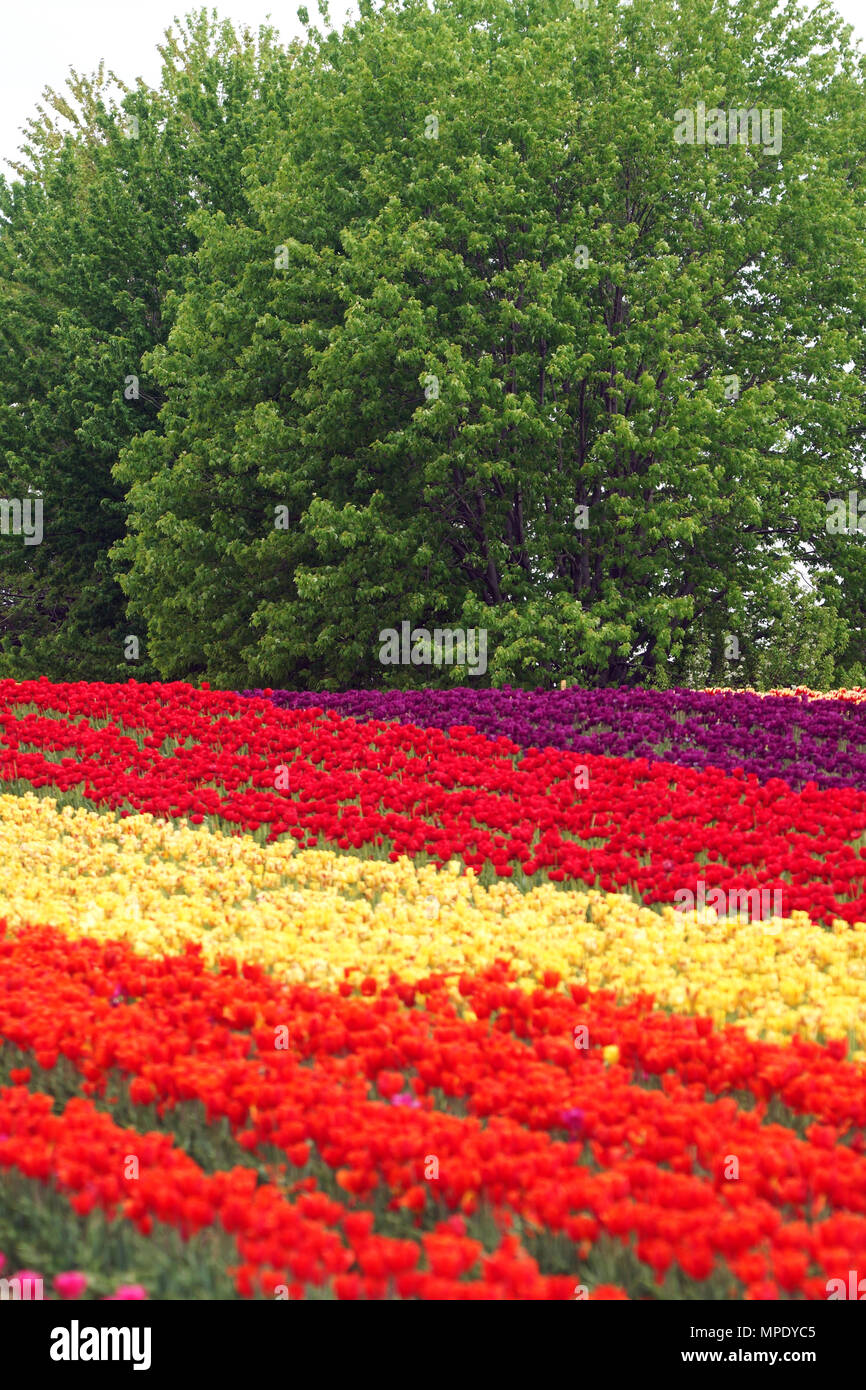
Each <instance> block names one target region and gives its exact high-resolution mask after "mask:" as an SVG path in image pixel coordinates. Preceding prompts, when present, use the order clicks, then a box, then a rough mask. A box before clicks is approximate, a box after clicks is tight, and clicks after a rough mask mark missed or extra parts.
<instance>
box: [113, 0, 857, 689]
mask: <svg viewBox="0 0 866 1390" xmlns="http://www.w3.org/2000/svg"><path fill="white" fill-rule="evenodd" d="M863 78H864V68H863V60H862V58H861V57H860V56H859V55H858V54H857V53H856V52H855V51H853V50H852V49H851V47H850V43H849V35H848V33H847V32H846V31H845V30H844V28H843V27H842V26H841V24H840V22H839V21H838V18H837V17H836V16H835V15H834V13H833V12H832V10H830V9H828V8H827V7H826V6H818V7H817V9H815V10H814V11H813V12H812V13H807V12H806V11H805V10H804V9H803V8H802V7H801V6H797V5H794V4H788V5H785V6H783V7H781V8H780V7H778V6H777V5H776V3H775V0H754V2H753V0H749V3H748V4H745V3H743V4H739V3H735V4H721V3H718V0H696V2H695V3H690V4H689V5H682V4H680V3H677V2H676V0H635V3H633V4H631V5H628V6H623V5H619V4H616V3H614V0H598V3H596V4H590V5H589V6H588V7H587V8H584V9H581V8H579V7H578V6H576V5H574V4H573V3H572V0H529V3H518V4H513V3H505V0H493V3H483V4H482V3H474V0H436V3H434V4H433V6H432V8H428V6H427V5H426V4H424V3H421V0H409V3H397V4H386V5H384V6H383V7H381V8H379V9H376V10H374V9H373V7H372V6H371V5H369V4H365V5H363V6H362V14H361V17H360V20H359V22H358V23H357V24H356V25H354V26H351V27H349V28H347V30H346V31H345V32H344V33H343V34H342V35H338V34H335V33H333V32H325V33H324V34H319V33H318V32H317V31H315V30H313V29H312V28H311V29H310V31H309V32H308V35H307V44H306V46H305V49H304V52H303V54H302V56H301V58H300V60H299V63H298V65H297V68H296V71H295V87H294V89H293V110H292V118H291V120H290V121H289V122H288V123H287V124H286V125H285V126H284V127H281V128H279V129H277V130H275V131H274V132H273V134H272V138H271V139H270V140H269V141H268V142H266V143H261V144H259V145H258V146H257V147H256V148H255V149H254V150H252V151H250V157H249V160H248V164H247V168H246V170H245V176H244V194H245V205H244V208H243V210H242V211H241V212H240V213H239V214H238V215H237V216H236V217H235V218H234V219H232V218H231V216H229V215H224V214H223V213H222V212H221V211H213V212H210V213H208V212H207V211H202V212H201V213H200V214H199V215H198V216H197V217H196V219H195V221H194V229H195V233H196V235H197V237H198V238H199V243H200V244H199V247H198V249H197V250H196V252H195V253H194V254H193V256H192V257H190V258H189V259H188V261H187V263H186V264H187V279H186V285H185V292H184V294H183V296H182V297H181V298H180V299H179V300H178V301H177V303H176V304H175V306H174V319H173V327H172V329H171V332H170V333H169V335H168V340H167V342H166V343H165V344H164V345H160V347H159V348H158V349H157V350H156V351H154V352H153V353H152V354H151V356H150V358H149V359H148V361H147V371H148V373H149V375H150V377H151V378H152V379H153V380H154V381H155V382H156V383H157V384H158V386H159V389H160V390H161V391H162V393H163V394H164V396H165V403H164V405H163V407H162V410H161V414H160V423H161V427H162V428H161V431H160V432H159V433H156V432H150V433H148V434H146V435H141V436H139V437H137V438H135V439H132V440H131V441H130V442H129V444H128V445H127V446H126V447H125V448H124V449H123V451H122V453H121V458H120V462H119V464H118V466H117V468H116V470H115V475H116V477H117V478H118V479H119V480H120V482H121V484H122V485H123V486H124V487H125V488H127V489H128V503H129V506H130V527H129V531H128V534H127V537H126V538H125V539H124V540H122V541H120V542H119V543H118V545H117V546H116V547H115V551H114V557H115V563H116V564H117V566H118V570H119V572H120V574H121V582H122V584H123V586H124V588H125V590H126V592H127V593H128V594H129V596H130V600H131V608H132V612H133V613H135V614H137V615H138V616H139V618H140V620H141V621H142V622H143V623H146V625H147V630H148V634H149V648H150V650H151V652H152V654H153V658H154V660H155V661H156V663H157V666H158V667H159V669H160V671H161V672H162V673H163V674H165V675H176V676H179V675H184V674H189V673H191V672H199V673H206V674H207V675H208V676H209V677H211V678H212V679H216V680H219V681H223V682H232V683H242V682H246V681H253V680H254V681H257V682H262V683H265V682H267V683H270V684H278V683H288V684H311V685H314V686H317V687H322V686H329V685H331V686H333V685H341V684H346V683H374V684H376V683H383V682H393V681H396V682H397V683H402V682H411V681H414V680H418V679H419V678H421V679H424V680H432V681H434V682H435V681H436V680H439V681H442V682H445V681H448V680H449V679H451V680H453V679H463V680H465V679H466V671H465V669H460V668H457V669H452V670H450V671H449V670H446V669H443V670H442V671H437V670H436V669H435V668H433V669H427V668H425V669H422V671H421V672H420V673H419V672H418V671H416V670H414V669H412V668H409V669H406V668H399V667H397V668H394V667H386V668H383V667H381V666H380V665H379V663H378V650H379V642H378V633H379V630H380V629H382V628H385V627H392V626H397V625H398V624H399V622H400V621H401V620H404V619H409V620H411V621H412V622H413V623H416V624H424V625H426V626H427V627H428V628H432V627H433V626H434V625H437V624H438V625H445V626H454V625H458V624H462V625H464V626H473V625H480V626H484V627H486V628H487V629H488V632H489V653H490V655H489V660H490V670H489V673H488V677H487V679H492V680H496V681H501V680H509V679H511V680H514V681H521V682H529V683H535V682H536V681H539V680H547V679H548V678H550V677H555V676H557V675H563V676H577V677H580V678H582V679H584V680H588V681H598V682H610V681H614V682H621V681H643V682H647V681H654V682H656V683H660V684H666V683H670V681H671V680H675V679H686V678H688V676H689V674H690V673H692V674H693V675H697V673H699V672H703V673H705V677H706V678H725V679H727V680H728V681H731V680H733V681H736V680H740V679H741V680H748V679H750V678H751V679H755V678H756V673H757V674H758V676H759V675H760V672H761V671H765V670H766V671H768V672H769V671H770V670H772V671H773V672H774V674H775V675H776V677H779V678H781V677H783V676H784V675H785V671H784V669H783V667H782V666H780V664H779V661H778V660H774V661H771V662H770V663H769V665H768V664H767V659H766V654H767V650H768V644H769V646H773V644H775V645H776V646H779V645H781V647H782V648H784V644H785V643H786V641H788V639H789V638H790V635H791V634H790V632H789V631H788V628H789V627H790V625H791V624H792V623H794V624H795V625H796V626H797V627H798V630H799V632H800V633H801V634H803V633H806V632H809V633H811V634H812V635H813V638H814V640H815V641H817V644H818V645H817V647H816V648H814V650H813V656H814V662H813V665H815V669H816V670H818V671H820V672H821V673H823V676H824V677H825V678H829V677H828V671H829V670H831V669H832V670H834V671H835V670H836V666H835V664H834V656H833V653H842V652H844V651H845V650H846V649H847V650H848V652H849V656H850V658H851V660H859V658H860V644H861V641H862V639H861V636H860V631H859V616H858V613H857V612H856V611H855V609H854V606H853V605H851V604H848V605H847V606H846V604H845V600H844V597H843V596H842V595H841V594H840V591H839V587H838V583H837V582H836V580H835V576H836V575H837V574H838V573H840V572H841V571H840V568H837V565H838V566H839V567H842V568H844V569H845V572H846V575H847V576H848V578H849V580H850V581H851V583H854V582H855V576H856V583H857V584H859V585H860V586H861V587H862V585H863V581H864V576H866V568H864V557H863V551H862V549H861V546H860V543H859V541H858V540H857V538H853V539H852V540H851V543H850V544H847V545H846V548H845V549H844V550H842V548H841V547H839V546H837V547H836V549H835V550H834V549H833V547H832V546H830V544H829V539H830V538H829V537H827V536H826V535H825V532H824V521H825V515H826V508H825V503H826V500H827V498H829V497H832V496H834V495H836V494H837V493H838V491H839V489H840V488H841V487H842V486H845V487H846V488H847V486H848V484H849V482H850V479H851V478H852V477H853V476H855V475H856V476H858V477H859V472H860V464H861V459H862V447H861V444H860V443H859V442H858V438H859V437H858V433H857V431H858V421H860V422H862V418H863V415H862V399H863V380H862V375H861V373H860V372H859V371H857V370H854V371H852V370H851V364H852V362H856V363H862V361H863V344H864V286H866V236H864V232H866V220H864V201H866V200H864V193H866V189H864V178H866V162H864V146H866V120H864V116H866V103H864V86H863ZM699 103H704V105H705V107H706V108H707V109H709V108H713V107H719V108H724V110H725V113H726V114H727V111H728V109H730V108H737V109H739V108H752V107H756V108H758V109H759V110H760V111H762V112H764V111H766V112H768V113H776V112H781V113H782V115H781V124H780V118H779V117H778V116H776V115H769V117H768V118H765V119H767V125H766V126H765V128H764V130H763V131H762V132H761V133H760V134H757V135H756V132H755V131H754V129H753V128H747V133H748V135H749V136H750V138H751V143H749V142H748V141H747V142H745V143H742V142H741V143H730V144H715V145H713V144H707V143H704V144H698V143H693V144H689V143H678V141H677V140H676V139H675V138H674V135H675V130H676V128H677V125H678V117H677V113H680V112H682V111H683V110H687V109H691V110H692V111H695V112H696V111H697V109H698V105H699ZM679 121H680V123H681V122H682V117H681V116H680V117H679ZM779 135H781V144H780V147H779V148H777V146H779ZM279 508H283V509H284V510H283V511H281V512H280V511H278V510H277V509H279ZM275 520H276V521H277V525H275ZM798 573H799V574H802V575H803V580H802V582H800V581H798V580H797V577H796V576H797V574H798ZM731 636H733V637H735V638H736V639H737V643H739V645H740V648H741V657H742V664H741V665H740V666H739V667H737V666H736V665H731V664H730V663H727V662H726V658H725V656H724V653H725V652H726V651H727V650H728V648H729V646H730V641H729V639H730V638H731ZM735 645H736V644H735ZM828 653H829V655H828ZM828 661H829V666H828ZM810 669H811V668H810Z"/></svg>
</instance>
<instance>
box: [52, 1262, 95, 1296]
mask: <svg viewBox="0 0 866 1390" xmlns="http://www.w3.org/2000/svg"><path fill="white" fill-rule="evenodd" d="M53 1282H54V1287H55V1289H56V1290H57V1292H58V1293H59V1295H60V1297H61V1298H80V1297H81V1295H82V1294H83V1293H84V1290H85V1289H86V1288H87V1277H86V1275H84V1274H79V1272H78V1271H77V1270H74V1269H70V1270H68V1271H67V1272H66V1273H65V1274H55V1276H54V1281H53Z"/></svg>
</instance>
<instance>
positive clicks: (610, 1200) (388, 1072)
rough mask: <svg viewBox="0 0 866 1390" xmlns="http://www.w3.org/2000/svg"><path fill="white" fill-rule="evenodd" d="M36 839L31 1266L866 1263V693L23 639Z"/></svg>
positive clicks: (34, 1275)
mask: <svg viewBox="0 0 866 1390" xmlns="http://www.w3.org/2000/svg"><path fill="white" fill-rule="evenodd" d="M0 865H2V880H0V882H2V890H0V891H2V901H0V1275H2V1277H3V1278H5V1279H15V1278H18V1279H19V1281H20V1282H21V1283H23V1282H24V1281H25V1279H29V1280H30V1281H31V1282H32V1281H34V1280H40V1281H41V1286H42V1287H43V1288H44V1296H45V1297H46V1298H51V1299H58V1300H62V1299H75V1300H78V1299H104V1298H114V1299H145V1298H147V1299H185V1300H202V1299H226V1298H241V1299H269V1300H273V1299H275V1298H276V1299H290V1300H298V1299H342V1300H346V1299H362V1300H364V1299H376V1300H381V1299H392V1298H398V1299H426V1300H444V1299H485V1300H540V1299H544V1300H547V1299H552V1300H578V1301H582V1300H589V1301H592V1300H613V1299H623V1300H625V1299H629V1300H648V1299H659V1300H684V1299H711V1300H789V1299H790V1300H804V1299H805V1300H825V1299H828V1298H833V1297H837V1296H838V1297H848V1296H850V1295H849V1294H848V1293H841V1294H837V1293H836V1290H837V1289H839V1288H840V1287H842V1286H844V1288H845V1289H846V1290H847V1289H848V1288H849V1279H850V1272H851V1271H852V1270H853V1271H857V1270H858V1269H859V1270H860V1271H862V1272H863V1273H864V1274H866V695H864V692H862V691H856V690H855V691H839V692H836V693H834V694H833V695H817V694H813V693H812V692H810V691H807V690H797V691H784V692H775V693H772V694H769V695H758V694H752V693H749V692H743V691H738V692H736V693H735V692H730V691H724V690H713V691H703V692H694V691H685V690H679V691H667V692H653V691H645V690H580V689H577V688H572V689H566V690H552V691H535V692H529V691H521V690H510V689H509V688H508V687H505V688H500V689H495V690H480V691H476V690H472V691H470V690H453V691H425V690H418V691H414V692H391V693H376V692H371V691H367V692H364V691H349V692H346V693H342V694H334V695H316V694H309V693H290V692H280V691H271V690H259V691H247V692H238V693H231V692H224V691H215V690H211V689H209V688H208V687H207V686H202V687H201V688H196V687H193V686H191V685H186V684H137V683H135V682H133V681H130V682H128V683H127V684H125V685H124V684H88V683H77V684H53V683H51V682H49V681H47V680H39V681H29V682H15V681H12V680H2V681H0ZM691 900H693V901H694V903H695V906H694V907H689V906H685V907H684V906H683V903H684V901H685V902H686V903H688V902H689V901H691ZM767 901H769V902H771V903H772V904H773V911H772V912H771V913H770V914H768V913H766V912H764V911H763V910H762V911H760V912H758V911H756V910H754V907H755V904H757V903H759V902H760V903H765V902H767ZM744 904H745V909H744ZM777 907H778V910H776V908H777Z"/></svg>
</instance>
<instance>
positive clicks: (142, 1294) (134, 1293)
mask: <svg viewBox="0 0 866 1390" xmlns="http://www.w3.org/2000/svg"><path fill="white" fill-rule="evenodd" d="M112 1297H113V1298H147V1289H145V1288H143V1287H142V1285H141V1284H121V1286H120V1288H119V1289H117V1290H116V1291H115V1293H114V1294H112Z"/></svg>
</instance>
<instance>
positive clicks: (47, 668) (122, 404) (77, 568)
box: [0, 11, 291, 679]
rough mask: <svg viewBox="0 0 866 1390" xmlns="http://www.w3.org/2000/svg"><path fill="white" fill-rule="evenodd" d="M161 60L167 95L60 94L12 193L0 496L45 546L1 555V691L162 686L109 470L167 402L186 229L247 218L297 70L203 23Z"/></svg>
mask: <svg viewBox="0 0 866 1390" xmlns="http://www.w3.org/2000/svg"><path fill="white" fill-rule="evenodd" d="M161 53H162V57H163V70H162V80H161V83H160V86H159V88H158V89H155V90H151V89H149V88H147V87H146V86H145V85H144V84H143V83H141V82H139V84H138V86H137V87H135V88H134V89H125V90H124V89H123V84H118V81H117V79H116V78H113V75H111V74H106V73H105V71H104V69H100V70H99V72H98V73H97V74H96V76H95V78H92V79H86V78H82V77H81V76H79V75H78V74H75V73H73V74H72V76H71V78H70V80H69V83H68V88H67V90H65V91H64V92H62V93H58V92H55V91H52V90H50V89H49V90H48V92H47V94H46V101H45V104H44V105H43V106H42V107H41V108H40V111H39V114H38V115H37V116H36V118H34V120H33V121H32V122H31V123H30V126H29V129H28V132H27V138H26V142H25V146H24V148H23V151H22V152H23V154H24V156H25V158H24V159H23V160H22V162H21V163H20V164H18V165H17V166H16V173H17V177H16V178H15V179H14V180H13V181H12V182H11V183H7V182H5V181H0V494H2V496H3V497H4V498H6V499H18V500H19V501H21V502H23V501H25V500H26V499H30V500H31V502H32V501H33V500H35V499H38V500H39V501H41V504H42V513H43V537H42V541H41V544H33V545H26V544H25V543H24V541H23V539H22V538H21V537H20V536H15V535H12V534H7V535H2V536H0V669H2V670H3V671H4V672H5V673H7V674H9V673H14V674H20V675H35V674H39V673H40V672H45V673H46V674H50V675H52V676H54V677H58V678H60V677H65V678H70V679H71V678H75V677H81V678H88V677H89V678H91V679H93V678H105V679H112V678H117V677H123V676H126V675H129V674H130V672H133V673H134V674H136V675H143V674H151V675H155V674H156V673H157V667H156V666H155V665H154V664H153V662H152V661H151V660H150V658H149V655H148V652H147V645H146V640H145V633H144V631H143V630H142V629H140V628H136V627H135V626H134V625H130V623H129V621H128V619H127V616H126V600H125V596H124V594H123V592H122V590H121V589H120V586H119V585H118V583H117V579H116V576H115V575H114V574H113V572H112V570H111V568H110V566H109V563H108V552H109V550H110V548H111V546H112V545H113V544H114V542H115V541H117V540H118V539H119V538H120V537H121V536H122V535H123V534H124V532H125V526H126V502H125V493H124V488H123V486H122V484H121V483H119V482H118V481H117V479H116V478H115V477H114V476H113V471H112V470H113V468H114V466H115V464H116V462H117V459H118V456H119V454H120V453H121V451H122V449H123V448H124V446H125V445H127V444H128V443H129V442H130V440H132V439H135V438H137V437H140V436H142V435H146V434H149V433H151V432H156V433H159V430H160V428H161V427H160V424H159V412H160V409H161V407H162V405H163V404H164V401H165V392H164V388H163V386H162V384H161V383H159V382H157V381H156V380H154V379H153V378H152V377H150V376H148V374H147V372H146V371H144V370H143V369H142V367H141V360H142V357H143V355H144V354H145V353H146V352H148V351H150V350H151V349H152V348H154V347H155V346H156V345H157V344H159V343H161V342H163V341H164V340H165V337H166V334H167V331H168V319H167V316H166V306H167V304H168V302H169V301H170V296H171V294H172V292H173V291H176V290H177V289H179V288H180V286H181V284H182V281H183V263H184V260H185V258H186V257H187V256H188V255H190V254H191V253H192V252H193V251H194V250H195V249H196V247H197V240H196V237H195V234H194V232H193V231H191V230H190V227H189V221H190V218H191V217H192V216H193V215H194V214H196V213H199V212H201V211H202V210H203V209H204V210H207V211H216V210H219V211H220V212H222V213H224V214H225V215H227V216H229V217H235V216H237V215H238V214H239V213H240V212H241V211H242V209H243V207H244V203H243V198H242V193H241V179H240V169H241V165H242V161H243V155H244V150H245V149H246V147H247V146H248V145H250V144H253V143H255V141H256V140H257V139H258V138H259V136H260V135H266V134H267V133H268V129H269V126H270V123H271V121H272V119H273V116H274V113H276V112H278V111H280V110H281V109H283V108H284V97H285V92H286V83H287V78H288V74H289V72H290V69H291V55H289V54H287V53H285V52H283V51H282V50H281V49H279V48H278V47H277V46H276V42H275V37H274V35H273V34H272V33H271V32H270V31H263V32H262V33H261V34H260V35H259V36H258V38H254V37H253V36H252V35H251V34H249V33H247V32H244V33H241V34H236V33H235V31H234V30H233V28H232V27H231V26H230V25H228V24H224V23H220V22H218V21H217V20H216V19H215V18H213V17H208V16H207V14H206V13H205V12H204V11H202V12H199V13H198V14H196V15H192V16H189V17H188V19H187V21H186V22H185V23H183V24H181V25H179V26H177V27H176V28H175V29H172V30H170V31H169V32H168V33H167V35H166V39H165V43H164V44H163V46H162V48H161ZM118 87H120V90H118ZM130 635H136V636H139V637H140V646H139V653H138V660H137V662H135V663H134V664H133V663H132V662H130V661H128V660H127V655H128V653H129V652H130V651H131V650H133V648H132V647H130V646H129V645H128V644H127V642H126V638H127V637H128V636H130Z"/></svg>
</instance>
